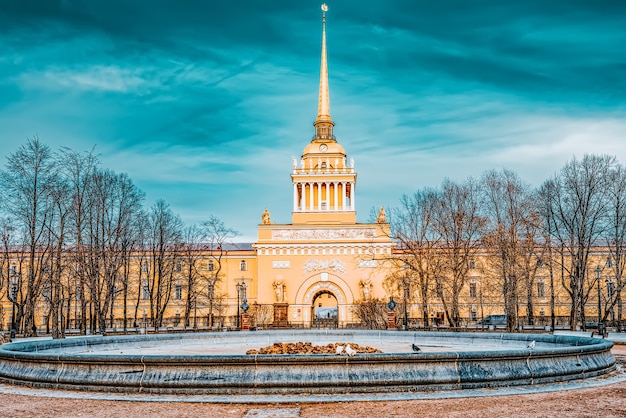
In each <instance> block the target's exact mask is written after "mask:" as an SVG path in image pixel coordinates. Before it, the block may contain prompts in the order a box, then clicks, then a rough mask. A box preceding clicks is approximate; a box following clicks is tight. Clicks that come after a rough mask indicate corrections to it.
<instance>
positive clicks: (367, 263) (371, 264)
mask: <svg viewBox="0 0 626 418" xmlns="http://www.w3.org/2000/svg"><path fill="white" fill-rule="evenodd" d="M359 268H370V269H372V268H376V260H361V261H359Z"/></svg>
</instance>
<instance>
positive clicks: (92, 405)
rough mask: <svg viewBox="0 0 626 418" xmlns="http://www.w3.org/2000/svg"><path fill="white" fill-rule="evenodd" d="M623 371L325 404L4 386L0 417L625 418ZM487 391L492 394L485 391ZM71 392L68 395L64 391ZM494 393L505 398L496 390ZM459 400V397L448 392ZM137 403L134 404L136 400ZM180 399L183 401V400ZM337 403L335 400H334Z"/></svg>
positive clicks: (619, 349)
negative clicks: (522, 388)
mask: <svg viewBox="0 0 626 418" xmlns="http://www.w3.org/2000/svg"><path fill="white" fill-rule="evenodd" d="M613 353H614V355H615V356H616V358H617V359H618V361H619V362H620V363H621V365H622V367H623V366H624V364H625V363H626V346H624V345H621V346H616V347H615V348H614V349H613ZM624 377H625V375H624V372H623V371H620V379H617V382H616V383H613V384H609V385H601V386H596V387H587V388H583V386H581V385H579V386H576V385H573V386H572V385H568V384H564V385H563V387H574V388H576V389H573V390H562V391H557V392H540V391H539V392H533V393H528V394H523V395H504V396H481V397H471V398H454V399H436V398H435V396H436V395H441V394H432V396H431V398H429V399H420V400H407V401H391V400H383V399H381V400H379V401H375V402H373V401H364V402H333V401H332V400H330V402H323V403H303V402H299V403H297V402H294V403H286V404H285V403H281V404H279V403H259V404H236V403H235V404H216V403H208V402H188V401H187V402H173V401H175V400H176V399H175V398H176V397H174V398H172V399H169V400H168V401H165V400H162V401H159V402H154V401H153V402H145V401H141V400H140V399H141V397H133V398H129V401H122V400H94V399H88V398H87V397H88V396H89V395H88V394H84V393H79V392H75V393H71V394H72V396H73V397H74V398H73V399H71V398H59V397H57V396H58V395H59V394H58V393H54V392H47V391H36V392H34V393H36V395H35V394H33V393H31V394H19V393H20V391H22V390H23V389H22V388H18V387H12V386H8V387H7V386H5V387H4V389H5V390H4V391H3V390H0V405H2V406H1V407H0V416H3V417H23V418H29V417H61V418H63V417H80V416H84V417H95V418H101V417H102V418H104V417H114V416H123V417H142V418H145V417H147V416H159V417H201V416H210V417H370V416H372V414H376V415H378V416H384V417H385V418H387V417H407V416H420V417H421V416H428V417H481V418H482V417H507V416H514V417H515V418H527V417H559V418H562V417H568V418H569V417H594V418H595V417H599V416H600V417H626V379H625V378H624ZM487 392H488V391H487ZM66 393H67V392H66ZM493 393H494V394H495V393H506V392H498V391H493ZM450 394H451V395H454V396H458V395H459V394H458V393H450ZM133 399H134V400H133ZM179 400H181V399H179ZM333 400H334V399H333Z"/></svg>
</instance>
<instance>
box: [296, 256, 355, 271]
mask: <svg viewBox="0 0 626 418" xmlns="http://www.w3.org/2000/svg"><path fill="white" fill-rule="evenodd" d="M317 270H331V271H336V272H339V273H345V272H346V263H344V262H343V261H341V260H340V259H338V258H332V259H330V260H319V259H312V258H311V259H308V260H307V261H306V263H304V272H305V273H310V272H312V271H317Z"/></svg>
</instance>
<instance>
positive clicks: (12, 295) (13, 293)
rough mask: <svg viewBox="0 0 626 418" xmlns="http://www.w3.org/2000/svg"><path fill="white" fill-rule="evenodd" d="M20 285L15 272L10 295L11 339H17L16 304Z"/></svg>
mask: <svg viewBox="0 0 626 418" xmlns="http://www.w3.org/2000/svg"><path fill="white" fill-rule="evenodd" d="M18 283H19V279H18V278H17V275H16V274H15V272H13V277H12V278H11V291H10V293H9V298H10V299H11V332H10V336H11V339H13V338H15V333H16V330H15V303H16V301H17V285H18Z"/></svg>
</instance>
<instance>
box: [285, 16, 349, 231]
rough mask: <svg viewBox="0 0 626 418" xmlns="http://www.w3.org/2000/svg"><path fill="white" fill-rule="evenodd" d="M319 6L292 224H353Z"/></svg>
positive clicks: (294, 180)
mask: <svg viewBox="0 0 626 418" xmlns="http://www.w3.org/2000/svg"><path fill="white" fill-rule="evenodd" d="M327 11H328V6H326V4H323V5H322V57H321V63H320V86H319V99H318V104H317V118H316V119H315V122H314V123H313V126H314V127H315V135H314V136H313V139H312V140H311V142H310V143H309V144H308V145H307V146H306V147H305V148H304V151H303V152H302V156H301V158H300V162H299V164H298V161H297V160H296V159H295V158H294V161H293V172H292V174H291V181H292V183H293V212H292V223H293V224H294V225H298V224H300V225H302V224H309V225H310V224H327V225H328V224H330V225H332V224H344V225H353V224H356V209H355V208H356V206H355V201H354V191H355V187H356V172H355V171H354V160H351V161H350V164H349V165H348V163H347V161H346V152H345V150H344V149H343V147H342V146H341V145H340V144H339V143H338V142H337V140H336V139H335V135H334V128H335V123H334V122H333V119H332V117H331V116H330V93H329V87H328V58H327V54H326V12H327Z"/></svg>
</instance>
